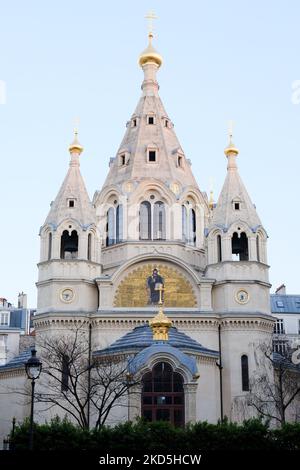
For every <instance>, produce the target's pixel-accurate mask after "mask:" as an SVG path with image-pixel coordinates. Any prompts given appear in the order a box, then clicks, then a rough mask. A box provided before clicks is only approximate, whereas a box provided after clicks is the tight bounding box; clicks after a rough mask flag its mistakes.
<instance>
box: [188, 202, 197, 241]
mask: <svg viewBox="0 0 300 470" xmlns="http://www.w3.org/2000/svg"><path fill="white" fill-rule="evenodd" d="M189 219H190V220H189V222H190V230H189V232H190V233H189V240H190V243H191V244H192V245H195V244H196V212H195V210H194V209H190V213H189Z"/></svg>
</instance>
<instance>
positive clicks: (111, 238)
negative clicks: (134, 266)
mask: <svg viewBox="0 0 300 470" xmlns="http://www.w3.org/2000/svg"><path fill="white" fill-rule="evenodd" d="M106 233H107V236H106V246H110V245H113V244H114V243H115V209H114V208H113V207H110V208H109V209H108V211H107V229H106Z"/></svg>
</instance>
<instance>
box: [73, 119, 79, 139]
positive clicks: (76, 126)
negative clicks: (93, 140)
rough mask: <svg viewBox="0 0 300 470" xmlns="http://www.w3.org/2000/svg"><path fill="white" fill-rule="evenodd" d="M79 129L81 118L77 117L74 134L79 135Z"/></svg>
mask: <svg viewBox="0 0 300 470" xmlns="http://www.w3.org/2000/svg"><path fill="white" fill-rule="evenodd" d="M78 128H79V117H78V116H77V117H76V118H75V119H74V134H75V135H78Z"/></svg>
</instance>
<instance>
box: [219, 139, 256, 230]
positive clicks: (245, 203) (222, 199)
mask: <svg viewBox="0 0 300 470" xmlns="http://www.w3.org/2000/svg"><path fill="white" fill-rule="evenodd" d="M238 153H239V152H238V149H237V148H236V147H235V145H234V144H233V142H232V141H231V140H230V143H229V145H228V147H226V149H225V155H226V157H227V159H228V165H227V175H226V178H225V182H224V185H223V188H222V191H221V193H220V196H219V199H218V202H217V205H216V208H215V209H214V210H213V216H212V221H211V226H218V227H220V228H223V229H228V228H229V227H230V226H231V225H232V224H233V223H234V222H236V221H238V220H240V221H243V222H246V223H247V224H248V225H249V226H250V228H251V229H252V230H253V231H256V229H257V227H258V226H261V225H262V224H261V221H260V218H259V216H258V214H257V212H256V208H255V206H254V204H253V203H252V201H251V199H250V196H249V194H248V192H247V190H246V188H245V186H244V183H243V181H242V179H241V177H240V175H239V172H238V167H237V164H236V158H237V155H238ZM235 202H236V203H239V210H236V209H235V206H234V203H235Z"/></svg>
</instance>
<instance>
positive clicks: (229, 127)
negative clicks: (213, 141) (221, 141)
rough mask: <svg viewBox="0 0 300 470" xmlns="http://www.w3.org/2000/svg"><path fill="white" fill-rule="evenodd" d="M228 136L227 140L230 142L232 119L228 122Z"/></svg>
mask: <svg viewBox="0 0 300 470" xmlns="http://www.w3.org/2000/svg"><path fill="white" fill-rule="evenodd" d="M228 137H229V141H230V142H231V141H232V137H233V121H229V122H228Z"/></svg>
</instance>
